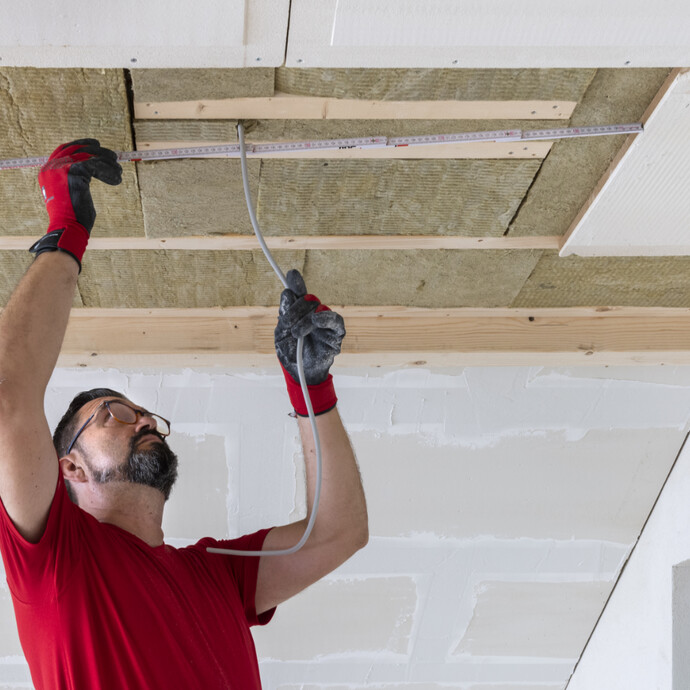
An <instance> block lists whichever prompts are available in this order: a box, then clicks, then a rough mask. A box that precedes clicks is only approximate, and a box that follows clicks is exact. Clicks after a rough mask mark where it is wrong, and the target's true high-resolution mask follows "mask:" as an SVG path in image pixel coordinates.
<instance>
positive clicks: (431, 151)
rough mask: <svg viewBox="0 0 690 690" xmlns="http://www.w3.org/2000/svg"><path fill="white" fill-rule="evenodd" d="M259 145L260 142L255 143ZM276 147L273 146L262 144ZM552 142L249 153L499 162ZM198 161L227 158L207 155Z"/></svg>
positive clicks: (153, 144)
mask: <svg viewBox="0 0 690 690" xmlns="http://www.w3.org/2000/svg"><path fill="white" fill-rule="evenodd" d="M236 143H237V142H236V141H141V142H137V150H139V151H154V150H157V149H180V148H187V147H197V146H223V145H226V144H236ZM253 143H259V142H253ZM260 143H262V144H263V143H273V142H260ZM552 145H553V144H552V142H550V141H517V142H515V141H514V142H505V141H475V142H467V143H465V142H461V143H451V144H428V145H421V146H383V147H380V148H370V149H361V148H351V149H331V150H326V149H323V150H318V149H317V150H314V151H281V152H280V153H251V152H248V153H247V157H248V158H291V159H294V158H317V159H329V160H338V159H368V160H372V159H380V158H385V159H404V160H412V159H427V158H437V159H441V158H453V159H458V160H460V159H487V160H490V159H500V158H546V155H547V154H548V153H549V151H550V150H551V146H552ZM195 157H196V158H224V157H225V156H218V155H208V156H195Z"/></svg>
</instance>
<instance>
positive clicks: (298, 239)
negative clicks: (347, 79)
mask: <svg viewBox="0 0 690 690" xmlns="http://www.w3.org/2000/svg"><path fill="white" fill-rule="evenodd" d="M38 239H39V236H35V237H26V236H24V235H21V236H16V235H10V236H8V235H6V236H0V250H13V251H26V250H27V248H28V247H30V246H31V245H32V244H33V243H34V242H35V241H36V240H38ZM265 240H266V244H267V245H268V247H269V249H558V247H560V242H561V238H560V237H557V236H552V237H539V236H534V237H510V236H508V237H457V236H450V235H448V236H445V235H444V236H436V235H434V236H427V235H295V236H293V235H291V236H282V237H266V238H265ZM258 248H259V242H258V241H257V239H256V237H255V236H254V235H206V236H187V237H154V238H149V237H93V238H91V239H90V240H89V251H94V250H96V251H99V250H108V251H109V250H113V249H137V250H138V249H184V250H187V251H194V250H197V251H210V250H218V251H233V250H234V251H240V250H243V251H247V250H252V249H258Z"/></svg>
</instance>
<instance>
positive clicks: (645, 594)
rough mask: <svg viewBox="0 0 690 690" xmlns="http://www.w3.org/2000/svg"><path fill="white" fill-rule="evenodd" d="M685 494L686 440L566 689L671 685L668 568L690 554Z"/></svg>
mask: <svg viewBox="0 0 690 690" xmlns="http://www.w3.org/2000/svg"><path fill="white" fill-rule="evenodd" d="M688 495H690V445H686V446H685V448H684V450H683V452H682V453H681V454H680V456H679V458H678V461H677V462H676V465H675V467H674V468H673V471H672V473H671V474H670V476H669V478H668V482H667V484H666V486H665V487H664V490H663V492H662V493H661V495H660V497H659V500H658V502H657V504H656V506H655V508H654V511H653V513H652V514H651V516H650V518H649V521H648V522H647V525H646V527H645V529H644V532H643V533H642V535H641V537H640V539H639V542H638V543H637V546H636V548H635V550H634V552H633V553H632V555H631V557H630V560H629V561H628V564H627V566H626V568H625V570H624V571H623V573H622V575H621V577H620V580H619V581H618V583H617V585H616V588H615V590H614V592H613V594H612V596H611V599H610V600H609V602H608V604H607V606H606V609H605V610H604V613H603V615H602V617H601V620H600V621H599V624H598V625H597V627H596V629H595V630H594V634H593V635H592V638H591V640H590V642H589V644H588V645H587V648H586V650H585V652H584V654H583V656H582V658H581V659H580V663H579V664H578V666H577V669H576V671H575V673H574V675H573V677H572V679H571V681H570V683H569V685H568V690H591V688H606V689H607V690H649V689H650V688H670V687H671V677H672V673H671V656H672V654H671V653H672V569H673V566H674V565H676V564H677V563H680V562H681V561H685V560H687V559H688V557H689V556H690V503H689V502H688ZM685 653H687V650H685Z"/></svg>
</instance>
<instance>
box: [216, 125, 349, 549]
mask: <svg viewBox="0 0 690 690" xmlns="http://www.w3.org/2000/svg"><path fill="white" fill-rule="evenodd" d="M237 136H238V138H239V142H240V164H241V168H242V184H243V186H244V196H245V199H246V201H247V210H248V212H249V218H250V220H251V222H252V227H253V228H254V234H255V235H256V238H257V239H258V241H259V244H260V245H261V249H262V250H263V252H264V254H265V256H266V259H268V262H269V263H270V264H271V267H272V268H273V270H274V271H275V273H276V275H277V276H278V278H279V279H280V281H281V282H282V283H283V286H284V287H285V289H284V290H283V292H282V294H281V296H280V309H279V316H278V325H277V326H276V329H275V342H276V352H277V354H278V359H279V360H280V364H281V367H282V369H283V373H284V375H285V382H286V384H287V388H288V395H289V396H290V401H291V402H292V405H293V407H294V408H295V412H297V414H298V415H300V416H307V415H308V416H309V421H310V423H311V430H312V434H313V437H314V447H315V450H316V487H315V490H314V501H313V504H312V509H311V513H310V515H309V520H308V522H307V526H306V528H305V530H304V534H303V535H302V537H301V539H300V540H299V541H298V542H297V543H296V544H295V545H294V546H292V547H290V548H289V549H277V550H266V551H241V550H239V549H219V548H213V547H207V549H206V550H207V551H209V552H210V553H222V554H228V555H231V556H286V555H288V554H291V553H295V552H296V551H299V549H301V548H302V547H303V546H304V544H305V543H306V541H307V539H309V535H310V534H311V531H312V529H313V527H314V523H315V522H316V515H317V512H318V509H319V499H320V496H321V443H320V440H319V433H318V431H317V429H316V417H315V414H323V413H324V412H328V411H329V410H331V409H333V407H335V404H336V402H337V398H336V395H335V389H334V388H333V377H332V376H331V374H329V373H328V370H329V369H330V366H331V364H333V358H334V357H335V355H337V354H338V353H339V352H340V343H341V341H342V339H343V337H344V336H345V326H344V324H343V319H342V317H341V316H340V314H336V313H335V312H333V311H331V310H330V309H329V308H328V307H326V306H325V305H322V304H321V303H320V302H319V300H318V299H317V298H316V297H314V295H309V294H307V288H306V285H305V284H304V280H303V278H302V276H301V275H300V273H299V271H296V270H292V271H289V272H288V275H287V278H286V277H285V276H284V275H283V272H282V271H281V270H280V268H279V267H278V265H277V264H276V262H275V261H274V259H273V256H272V255H271V252H270V251H269V250H268V247H267V246H266V243H265V242H264V238H263V236H262V234H261V229H260V228H259V223H258V221H257V219H256V213H255V212H254V205H253V204H252V199H251V195H250V192H249V176H248V174H247V153H246V149H245V145H244V126H243V125H242V123H241V122H240V123H238V125H237ZM305 365H306V368H307V372H308V373H307V374H305ZM297 380H298V381H299V384H298V383H297ZM314 407H315V408H316V413H315V412H314Z"/></svg>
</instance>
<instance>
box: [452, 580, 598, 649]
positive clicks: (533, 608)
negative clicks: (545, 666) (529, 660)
mask: <svg viewBox="0 0 690 690" xmlns="http://www.w3.org/2000/svg"><path fill="white" fill-rule="evenodd" d="M609 589H610V587H608V586H607V585H606V583H602V582H564V583H555V582H551V583H545V582H539V583H536V582H484V583H482V585H481V588H480V589H479V591H478V592H477V604H476V606H475V608H474V614H473V615H472V620H471V621H470V624H469V626H468V627H467V631H466V632H465V635H464V636H463V638H462V640H461V641H460V644H459V645H458V647H457V649H456V650H455V653H456V654H476V655H478V656H528V657H531V656H536V657H555V658H562V659H568V658H571V659H577V658H578V657H579V656H580V652H581V651H582V648H583V647H584V645H585V642H587V638H588V637H589V635H590V633H591V631H592V620H593V619H595V618H596V617H597V616H598V615H599V612H600V611H601V609H602V607H603V605H604V602H605V601H606V596H607V595H608V593H609Z"/></svg>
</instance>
